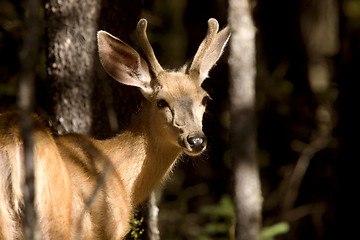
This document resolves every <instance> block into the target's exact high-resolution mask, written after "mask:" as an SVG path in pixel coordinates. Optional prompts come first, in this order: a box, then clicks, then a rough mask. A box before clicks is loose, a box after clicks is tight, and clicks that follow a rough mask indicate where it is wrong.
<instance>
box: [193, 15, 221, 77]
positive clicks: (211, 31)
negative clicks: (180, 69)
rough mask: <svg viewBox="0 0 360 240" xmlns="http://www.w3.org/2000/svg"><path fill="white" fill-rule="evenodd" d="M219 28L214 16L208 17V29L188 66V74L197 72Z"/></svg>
mask: <svg viewBox="0 0 360 240" xmlns="http://www.w3.org/2000/svg"><path fill="white" fill-rule="evenodd" d="M218 30H219V23H218V21H217V20H216V19H215V18H210V19H209V20H208V30H207V33H206V36H205V38H204V40H203V41H202V42H201V44H200V46H199V49H198V51H197V54H196V55H195V57H194V59H193V62H192V64H191V67H190V74H192V73H195V74H199V71H200V64H201V62H202V61H203V60H204V57H205V55H206V54H207V50H208V48H209V47H210V46H211V44H212V42H213V41H214V40H215V38H216V34H217V32H218Z"/></svg>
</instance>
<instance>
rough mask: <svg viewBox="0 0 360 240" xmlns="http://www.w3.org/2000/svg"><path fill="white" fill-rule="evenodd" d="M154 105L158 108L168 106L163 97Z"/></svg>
mask: <svg viewBox="0 0 360 240" xmlns="http://www.w3.org/2000/svg"><path fill="white" fill-rule="evenodd" d="M156 105H157V107H158V108H164V107H169V104H168V102H167V101H165V100H164V99H159V100H157V101H156Z"/></svg>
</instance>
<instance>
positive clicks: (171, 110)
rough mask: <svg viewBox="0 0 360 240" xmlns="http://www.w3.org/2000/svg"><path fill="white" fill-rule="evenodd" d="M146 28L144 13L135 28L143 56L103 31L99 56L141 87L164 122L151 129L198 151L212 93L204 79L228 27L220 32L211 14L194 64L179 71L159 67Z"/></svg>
mask: <svg viewBox="0 0 360 240" xmlns="http://www.w3.org/2000/svg"><path fill="white" fill-rule="evenodd" d="M146 28H147V21H146V20H145V19H141V20H140V21H139V22H138V24H137V29H136V33H137V37H138V40H139V43H140V46H141V48H142V51H143V54H144V57H145V59H144V58H142V57H141V56H140V54H139V53H138V52H136V51H135V50H134V49H133V48H131V47H130V46H128V45H127V44H126V43H124V42H123V41H121V40H120V39H118V38H116V37H114V36H112V35H110V34H109V33H107V32H105V31H99V32H98V47H99V56H100V61H101V63H102V65H103V67H104V69H105V71H106V72H107V73H108V74H109V75H110V76H112V77H113V78H114V79H115V80H117V81H118V82H120V83H123V84H125V85H130V86H135V87H138V88H140V90H141V92H142V94H143V95H144V97H145V98H146V99H147V101H148V102H149V104H148V106H149V112H150V113H149V114H150V116H149V118H150V121H152V122H153V124H156V125H159V126H161V127H158V128H154V129H149V131H155V132H152V133H151V134H154V136H156V138H157V139H159V140H160V141H164V142H165V141H166V142H170V143H171V144H173V145H175V146H177V147H178V148H180V149H182V150H183V151H184V152H185V153H186V154H188V155H198V154H200V153H202V152H203V151H204V150H205V149H206V145H207V140H206V137H205V135H204V133H203V131H202V119H203V114H204V112H205V107H206V101H207V99H208V98H209V96H208V94H207V93H206V91H205V90H204V89H203V88H202V87H201V84H202V83H203V81H204V80H205V79H206V78H207V76H208V72H209V71H210V69H211V68H212V67H213V66H214V65H215V63H216V62H217V60H218V59H219V57H220V56H221V54H222V52H223V49H224V47H225V45H226V43H227V41H228V39H229V37H230V30H229V27H226V28H224V29H223V30H221V31H220V32H218V29H219V24H218V22H217V21H216V20H215V19H210V20H209V21H208V31H207V35H206V37H205V39H204V40H203V41H202V43H201V44H200V47H199V49H198V50H197V52H196V54H195V57H194V59H193V61H192V63H191V65H185V66H183V67H182V68H181V70H180V71H168V70H164V69H163V68H162V67H161V65H160V64H159V62H158V60H157V59H156V57H155V54H154V51H153V49H152V47H151V45H150V43H149V40H148V38H147V35H146Z"/></svg>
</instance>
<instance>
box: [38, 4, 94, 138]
mask: <svg viewBox="0 0 360 240" xmlns="http://www.w3.org/2000/svg"><path fill="white" fill-rule="evenodd" d="M45 11H46V16H45V17H46V22H47V23H48V26H47V38H48V39H47V44H48V45H47V51H48V53H47V57H48V59H47V72H48V77H49V78H50V79H51V82H52V84H53V87H52V88H53V103H54V113H53V115H54V116H55V120H54V121H53V124H54V128H55V129H56V130H57V131H58V132H59V133H66V132H77V133H83V134H89V133H90V130H91V124H92V119H93V118H92V111H91V108H92V106H91V99H92V95H93V90H94V89H93V87H94V54H95V53H96V32H97V18H98V16H99V11H100V1H99V0H90V1H57V0H48V1H47V2H46V5H45Z"/></svg>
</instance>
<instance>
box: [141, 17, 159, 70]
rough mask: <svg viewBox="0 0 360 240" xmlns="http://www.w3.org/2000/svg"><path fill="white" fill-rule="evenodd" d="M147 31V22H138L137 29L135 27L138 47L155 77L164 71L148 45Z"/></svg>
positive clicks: (143, 20)
mask: <svg viewBox="0 0 360 240" xmlns="http://www.w3.org/2000/svg"><path fill="white" fill-rule="evenodd" d="M146 29H147V21H146V19H145V18H142V19H140V20H139V22H138V24H137V27H136V34H137V37H138V40H139V43H140V46H141V48H142V50H143V52H144V55H145V57H146V58H147V60H148V62H149V64H150V68H151V70H152V71H153V73H154V74H155V76H157V75H158V74H159V73H160V72H163V71H164V69H163V68H162V67H161V65H160V63H159V62H158V60H157V59H156V57H155V53H154V50H153V48H152V47H151V45H150V42H149V39H148V37H147V35H146Z"/></svg>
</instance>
